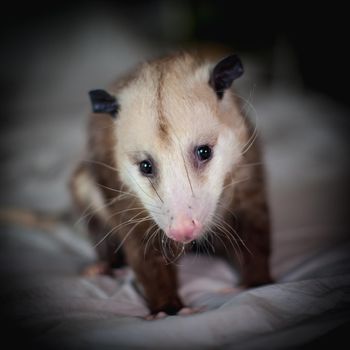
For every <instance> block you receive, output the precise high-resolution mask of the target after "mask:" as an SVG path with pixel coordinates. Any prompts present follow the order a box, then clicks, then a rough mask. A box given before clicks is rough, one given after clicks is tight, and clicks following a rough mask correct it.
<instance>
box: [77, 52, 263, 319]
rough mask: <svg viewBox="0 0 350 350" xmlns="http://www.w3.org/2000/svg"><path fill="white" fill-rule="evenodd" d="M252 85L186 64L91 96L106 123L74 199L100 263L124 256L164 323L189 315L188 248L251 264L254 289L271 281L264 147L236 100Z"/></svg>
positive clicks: (248, 271)
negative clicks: (183, 282) (180, 277)
mask: <svg viewBox="0 0 350 350" xmlns="http://www.w3.org/2000/svg"><path fill="white" fill-rule="evenodd" d="M241 74H242V66H241V64H240V61H239V59H238V58H237V57H236V56H229V57H228V58H226V59H225V60H223V61H221V62H220V63H218V64H217V65H216V66H215V64H214V65H213V63H212V62H206V61H205V60H202V59H198V58H196V57H195V56H193V55H190V54H186V53H181V54H178V55H173V56H170V57H166V58H164V59H159V60H155V61H152V62H149V63H146V64H143V65H141V66H140V67H139V68H138V69H137V70H135V72H134V74H132V75H131V76H129V77H128V78H125V79H123V80H120V81H118V82H117V84H115V85H114V86H112V87H111V88H110V89H108V93H106V92H104V91H100V90H99V91H94V92H92V94H91V98H92V102H93V105H94V110H95V111H97V112H105V113H93V114H92V115H91V118H90V124H89V128H88V134H89V141H88V152H87V159H85V161H84V162H82V163H81V165H80V166H79V167H78V169H77V171H76V172H75V174H74V176H73V178H72V183H71V185H72V192H73V194H74V199H75V202H76V204H77V207H78V208H79V209H80V211H81V212H82V213H83V212H84V211H86V209H87V208H89V209H88V211H87V212H88V213H90V214H91V215H90V216H89V217H88V220H87V221H88V223H89V229H90V231H91V233H92V234H93V237H94V238H93V240H94V243H95V244H96V245H97V249H98V251H99V253H100V256H101V259H104V260H106V261H108V262H109V263H110V264H113V263H114V262H116V261H117V260H118V257H119V254H120V252H121V251H123V254H124V256H125V258H126V261H127V263H128V264H129V265H130V266H131V267H132V269H133V270H134V272H135V275H136V277H137V280H138V282H139V283H140V284H141V285H142V287H143V292H144V295H145V298H146V300H147V303H148V305H149V308H150V310H151V313H153V314H156V313H157V312H161V311H164V312H166V313H168V314H174V313H177V312H178V311H179V310H180V309H181V308H182V307H183V304H182V301H181V299H180V298H179V296H178V293H177V280H176V269H175V266H174V264H172V263H171V262H172V261H174V260H176V259H177V258H178V257H179V256H180V255H181V253H182V251H183V249H184V248H186V247H189V246H191V244H186V243H189V242H193V241H196V243H197V244H199V245H200V244H201V243H203V244H206V243H207V244H208V245H209V246H211V245H214V246H215V247H216V249H217V250H218V251H220V246H221V248H222V247H223V246H225V248H226V250H227V253H228V254H227V255H229V256H230V255H231V258H233V259H234V258H235V257H237V256H238V257H241V264H240V266H241V269H242V284H243V285H246V286H253V285H259V284H263V283H267V282H269V281H270V274H269V267H268V258H269V217H268V209H267V205H266V199H265V186H264V179H263V169H262V165H261V159H260V154H259V147H258V144H257V139H256V137H255V135H254V128H252V127H251V125H250V124H249V121H248V120H247V119H246V118H245V116H243V115H242V113H241V110H240V107H239V105H240V104H239V102H238V100H237V98H236V97H235V95H234V94H233V92H232V91H231V89H230V87H231V84H232V82H233V80H234V79H236V78H237V77H239V76H240V75H241ZM208 236H209V237H210V238H208ZM206 241H208V242H206ZM120 248H121V249H120ZM116 250H118V252H117V253H115V251H116Z"/></svg>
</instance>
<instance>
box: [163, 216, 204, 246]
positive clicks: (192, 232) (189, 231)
mask: <svg viewBox="0 0 350 350" xmlns="http://www.w3.org/2000/svg"><path fill="white" fill-rule="evenodd" d="M201 229H202V225H201V223H200V222H199V221H197V220H195V219H191V218H186V219H182V220H180V221H178V222H176V223H175V224H173V225H172V226H171V228H170V230H169V232H168V236H169V237H170V238H171V239H173V240H174V241H177V242H181V243H188V242H190V241H193V240H195V239H196V238H198V237H199V235H200V232H201Z"/></svg>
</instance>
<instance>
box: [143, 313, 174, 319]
mask: <svg viewBox="0 0 350 350" xmlns="http://www.w3.org/2000/svg"><path fill="white" fill-rule="evenodd" d="M167 316H169V315H168V314H166V313H165V312H164V311H160V312H158V313H156V314H151V315H148V316H146V317H145V319H146V320H147V321H152V320H160V319H162V318H165V317H167Z"/></svg>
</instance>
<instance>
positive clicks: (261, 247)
mask: <svg viewBox="0 0 350 350" xmlns="http://www.w3.org/2000/svg"><path fill="white" fill-rule="evenodd" d="M235 199H236V205H235V208H234V211H235V213H236V214H237V222H236V225H235V226H236V229H237V232H238V234H239V236H240V238H241V242H239V244H240V251H241V255H242V257H243V259H242V260H243V261H242V264H241V272H242V281H241V284H242V285H244V286H248V287H250V286H258V285H261V284H266V283H270V282H271V281H272V279H271V275H270V268H269V259H270V220H269V210H268V205H267V203H266V195H265V187H264V180H263V176H262V171H261V169H260V170H258V169H257V170H256V171H255V174H253V179H252V180H251V181H249V182H247V183H244V185H242V186H240V187H239V189H238V190H237V192H236V197H235Z"/></svg>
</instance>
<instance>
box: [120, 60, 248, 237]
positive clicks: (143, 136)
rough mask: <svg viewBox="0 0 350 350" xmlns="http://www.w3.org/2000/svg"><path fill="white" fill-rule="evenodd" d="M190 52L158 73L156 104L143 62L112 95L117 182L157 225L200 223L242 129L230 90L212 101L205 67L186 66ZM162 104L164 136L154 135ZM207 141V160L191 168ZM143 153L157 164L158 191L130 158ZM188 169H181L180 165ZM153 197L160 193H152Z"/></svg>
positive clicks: (234, 156)
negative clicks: (115, 103) (115, 102)
mask: <svg viewBox="0 0 350 350" xmlns="http://www.w3.org/2000/svg"><path fill="white" fill-rule="evenodd" d="M191 62H192V61H191V57H186V58H184V59H179V60H178V61H176V60H175V61H174V62H172V63H171V64H170V63H169V66H168V67H167V70H166V71H165V76H164V77H163V78H164V85H163V89H162V94H161V97H162V99H161V102H159V99H158V98H159V95H158V94H157V86H158V85H157V84H158V77H159V73H158V71H157V68H156V67H155V66H152V65H145V66H144V67H143V69H142V70H141V71H140V74H139V76H138V78H137V79H136V80H135V81H133V82H132V83H131V84H129V85H128V86H127V88H125V89H124V90H122V91H120V92H119V93H118V100H119V102H120V105H121V110H120V113H119V115H118V119H117V121H116V129H115V130H116V138H117V140H118V141H117V145H116V159H117V166H118V169H119V171H120V174H121V177H122V181H123V182H124V183H125V184H126V185H127V186H128V187H129V188H130V189H131V190H132V191H133V192H135V193H136V194H137V195H138V197H139V198H140V200H141V202H142V203H143V205H144V206H145V207H146V208H147V209H148V210H149V212H150V214H151V215H152V216H153V218H154V220H155V221H156V223H157V224H158V226H159V227H160V228H161V229H163V230H164V231H165V233H167V234H168V232H169V230H170V229H171V227H172V225H176V224H178V223H179V222H181V221H183V220H186V218H187V219H190V220H197V221H198V222H200V224H201V226H203V227H207V226H208V225H209V224H210V221H211V218H212V216H213V215H214V213H215V211H216V210H217V203H218V201H219V198H220V196H221V192H222V188H223V183H224V180H225V178H226V176H227V175H228V174H229V173H230V172H231V171H232V169H233V167H234V165H235V164H236V163H237V162H238V161H239V158H240V152H241V146H242V139H244V137H245V126H244V125H243V122H242V117H241V115H240V113H239V111H238V109H237V107H236V105H235V104H234V100H233V98H232V96H231V94H230V93H227V94H225V97H224V99H223V100H222V101H219V100H218V99H217V97H216V95H215V93H214V91H213V90H212V89H211V87H210V86H209V84H208V81H209V65H208V64H205V65H203V66H201V67H198V68H197V69H196V70H195V71H193V68H191V64H190V63H191ZM159 103H161V110H162V117H163V118H165V120H166V125H167V129H168V134H169V135H168V136H167V137H166V139H165V140H164V139H162V137H161V136H160V132H159V119H158V118H159V115H158V110H157V108H158V107H159ZM203 144H209V145H211V144H212V145H213V158H212V159H211V160H210V161H209V162H208V163H207V164H206V166H205V167H203V170H202V171H201V172H199V171H198V169H195V168H194V167H193V162H192V157H193V150H194V147H195V146H199V145H203ZM147 154H150V155H151V156H152V157H153V159H154V160H155V162H156V165H157V167H158V168H157V173H158V174H159V178H158V179H157V192H158V194H157V193H156V192H155V190H154V189H153V188H152V186H151V184H150V180H149V179H148V178H146V177H144V176H143V175H142V174H141V173H140V171H139V167H138V162H137V161H132V160H131V159H132V158H133V157H135V159H138V161H142V160H144V159H145V158H147ZM186 168H187V170H186ZM159 197H160V198H159Z"/></svg>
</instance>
